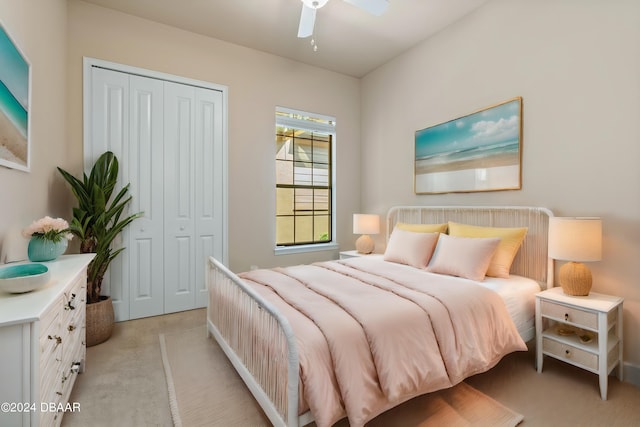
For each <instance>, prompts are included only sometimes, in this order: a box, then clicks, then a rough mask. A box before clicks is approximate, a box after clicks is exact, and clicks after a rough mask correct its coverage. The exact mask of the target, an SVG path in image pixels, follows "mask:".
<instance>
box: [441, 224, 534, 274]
mask: <svg viewBox="0 0 640 427" xmlns="http://www.w3.org/2000/svg"><path fill="white" fill-rule="evenodd" d="M526 234H527V227H518V228H507V227H479V226H477V225H468V224H459V223H456V222H451V221H449V235H450V236H458V237H499V238H500V244H499V245H498V249H496V252H495V253H494V254H493V258H492V259H491V264H489V269H488V270H487V276H491V277H503V278H508V277H509V270H510V269H511V264H512V263H513V259H514V258H515V257H516V254H517V253H518V249H520V245H521V244H522V241H523V240H524V236H525V235H526Z"/></svg>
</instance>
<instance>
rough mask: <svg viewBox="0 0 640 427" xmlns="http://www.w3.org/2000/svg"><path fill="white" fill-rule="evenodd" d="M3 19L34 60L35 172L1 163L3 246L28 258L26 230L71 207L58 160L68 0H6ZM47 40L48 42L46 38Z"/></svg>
mask: <svg viewBox="0 0 640 427" xmlns="http://www.w3.org/2000/svg"><path fill="white" fill-rule="evenodd" d="M0 22H1V23H2V24H3V26H4V28H5V31H6V32H7V33H8V34H9V35H10V37H11V38H12V39H13V40H14V42H15V43H16V44H17V46H18V47H19V49H20V50H21V51H22V52H23V54H24V55H25V56H26V57H27V59H28V60H29V62H30V63H31V68H32V71H31V72H32V76H31V105H30V117H29V120H30V121H31V135H30V140H31V172H22V171H19V170H17V169H9V168H4V167H1V166H0V248H2V249H3V252H4V253H3V257H2V258H1V259H0V263H1V262H4V261H6V260H8V261H11V260H16V259H24V258H25V257H26V254H27V253H26V247H27V240H26V239H24V238H22V237H21V236H20V234H19V233H20V230H21V229H22V228H24V227H25V226H27V225H29V224H30V223H31V221H34V220H36V219H38V218H41V217H43V216H44V215H50V216H65V217H68V215H67V213H68V212H70V210H69V208H68V206H69V199H70V196H69V195H68V193H67V191H68V190H67V189H66V188H65V187H64V183H63V180H62V179H61V177H60V176H59V174H58V172H57V170H56V166H61V167H63V168H64V167H67V165H68V164H69V159H68V155H69V153H68V148H69V147H68V145H67V134H66V129H67V126H66V114H65V111H64V105H65V102H66V97H67V91H66V65H65V61H64V58H65V57H66V54H67V53H66V52H67V39H66V35H67V33H66V24H67V3H66V0H51V1H46V2H42V1H36V0H26V1H25V0H0ZM45 40H46V43H45V42H44V41H45Z"/></svg>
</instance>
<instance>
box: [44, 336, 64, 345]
mask: <svg viewBox="0 0 640 427" xmlns="http://www.w3.org/2000/svg"><path fill="white" fill-rule="evenodd" d="M47 338H49V339H50V340H56V344H62V338H60V337H59V336H57V335H54V336H51V335H48V336H47Z"/></svg>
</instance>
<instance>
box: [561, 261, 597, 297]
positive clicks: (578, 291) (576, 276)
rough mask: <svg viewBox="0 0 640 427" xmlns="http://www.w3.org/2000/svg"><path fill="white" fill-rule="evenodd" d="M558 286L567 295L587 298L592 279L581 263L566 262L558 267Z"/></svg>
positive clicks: (589, 272) (586, 268)
mask: <svg viewBox="0 0 640 427" xmlns="http://www.w3.org/2000/svg"><path fill="white" fill-rule="evenodd" d="M559 279H560V286H562V290H563V291H564V293H565V294H567V295H574V296H587V295H589V291H590V290H591V285H592V282H593V280H592V277H591V271H590V270H589V268H588V267H587V266H586V265H584V264H582V263H581V262H567V263H565V264H564V265H563V266H562V267H560V276H559Z"/></svg>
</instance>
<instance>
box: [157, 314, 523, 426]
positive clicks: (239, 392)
mask: <svg viewBox="0 0 640 427" xmlns="http://www.w3.org/2000/svg"><path fill="white" fill-rule="evenodd" d="M160 343H161V344H160V346H161V348H162V353H163V362H164V365H165V373H166V375H167V383H168V386H169V392H168V394H169V398H170V400H173V399H175V400H173V402H174V403H173V404H172V413H173V418H174V422H175V425H176V426H185V427H191V426H205V425H206V426H269V425H270V424H269V421H268V419H267V418H266V417H265V416H264V414H263V413H262V411H261V410H260V408H259V407H258V405H257V403H255V400H254V399H253V397H252V396H251V393H250V392H249V390H248V389H247V388H246V387H245V386H244V383H243V382H242V380H241V379H240V377H239V376H238V375H237V374H236V372H235V370H234V369H233V366H232V365H231V363H230V362H229V361H228V360H227V358H226V356H225V355H224V353H223V352H222V350H221V349H220V347H219V346H218V344H217V343H216V342H215V340H213V339H207V338H206V329H205V327H204V326H202V327H198V328H192V329H189V330H186V331H181V332H174V333H170V334H160ZM521 420H522V415H520V414H517V413H515V412H513V411H511V410H510V409H509V408H507V407H505V406H503V405H502V404H500V403H499V402H497V401H495V400H494V399H492V398H490V397H488V396H486V395H484V394H482V393H481V392H479V391H478V390H476V389H474V388H473V387H471V386H469V385H467V384H465V383H461V384H459V385H457V386H456V387H453V388H451V389H448V390H442V391H440V392H437V393H432V394H429V395H425V396H420V397H418V398H415V399H412V400H410V401H408V402H406V403H404V404H403V405H400V406H399V407H397V408H394V409H392V410H390V411H387V412H385V413H384V414H382V415H380V416H379V417H377V418H375V419H374V420H372V421H371V422H370V423H369V424H368V425H369V426H372V427H373V426H384V427H392V426H403V427H410V426H421V427H432V426H433V427H440V426H447V427H468V426H477V427H483V426H487V427H499V426H504V427H507V426H515V425H517V424H518V423H519V422H520V421H521ZM338 425H339V426H346V425H348V423H347V422H346V420H343V421H341V422H340V423H338Z"/></svg>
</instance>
